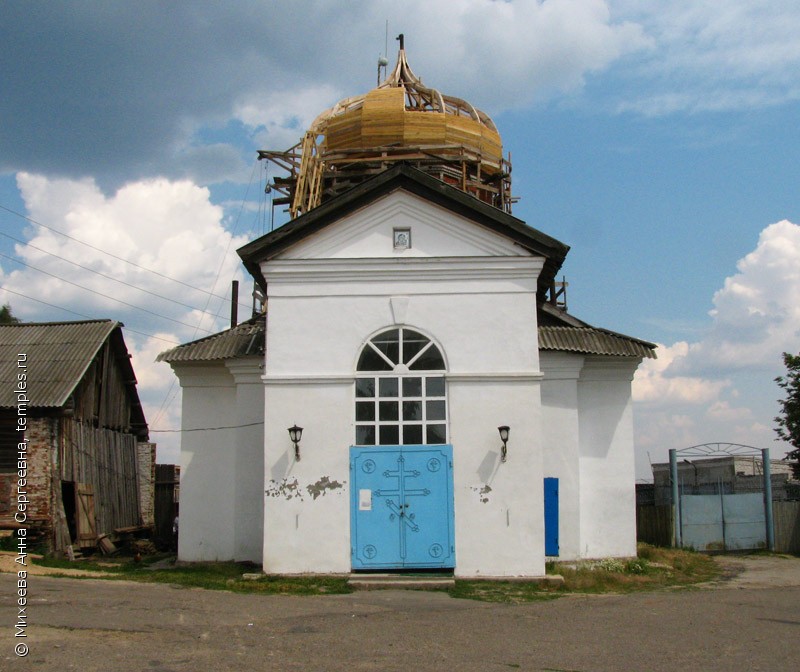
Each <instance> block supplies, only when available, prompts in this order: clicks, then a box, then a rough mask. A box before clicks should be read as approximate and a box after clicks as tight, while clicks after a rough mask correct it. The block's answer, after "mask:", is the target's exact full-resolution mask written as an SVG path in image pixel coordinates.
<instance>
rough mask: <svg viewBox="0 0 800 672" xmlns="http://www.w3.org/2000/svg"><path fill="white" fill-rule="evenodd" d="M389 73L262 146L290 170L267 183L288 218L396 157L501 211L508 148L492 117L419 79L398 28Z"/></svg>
mask: <svg viewBox="0 0 800 672" xmlns="http://www.w3.org/2000/svg"><path fill="white" fill-rule="evenodd" d="M398 40H399V41H400V51H399V54H398V57H397V64H396V65H395V67H394V69H393V70H392V72H391V74H390V75H389V76H388V77H387V78H386V79H385V80H384V81H383V82H381V83H380V84H379V85H378V87H377V88H375V89H373V90H372V91H370V92H369V93H366V94H363V95H359V96H353V97H351V98H346V99H344V100H341V101H339V102H338V103H337V104H336V105H334V106H333V107H331V108H330V109H328V110H325V111H324V112H323V113H322V114H320V115H319V116H318V117H317V118H316V119H315V120H314V122H313V123H312V124H311V127H310V128H309V129H308V131H307V132H306V133H305V135H304V136H303V138H302V140H301V141H300V142H299V143H297V144H296V145H294V146H293V147H291V148H289V149H288V150H285V151H274V150H261V151H259V153H258V158H259V159H267V160H269V161H271V162H272V163H274V164H276V165H277V166H279V167H280V168H281V169H283V170H285V171H286V172H287V173H288V175H287V176H277V177H275V178H273V181H272V184H271V185H268V188H272V189H274V190H275V191H277V192H278V193H279V194H280V196H279V197H278V198H275V199H273V206H279V205H288V206H289V212H290V214H291V217H292V218H295V217H297V216H298V215H301V214H303V213H305V212H308V211H309V210H312V209H313V208H315V207H317V206H318V205H320V204H321V203H323V202H324V201H326V200H328V199H330V198H333V197H334V196H337V195H338V194H340V193H342V192H344V191H346V190H347V189H349V188H351V187H354V186H356V185H357V184H359V183H361V182H363V181H364V180H366V179H368V178H369V177H372V176H373V175H376V174H378V173H380V172H382V171H384V170H386V169H387V168H389V167H391V166H392V165H394V164H395V163H398V162H406V163H409V164H411V165H413V166H415V167H416V168H418V169H420V170H422V171H424V172H426V173H428V174H430V175H432V176H434V177H436V178H437V179H439V180H441V181H442V182H446V183H447V184H450V185H452V186H455V187H457V188H459V189H461V190H462V191H464V192H466V193H468V194H472V195H473V196H475V197H476V198H478V199H480V200H481V201H484V202H486V203H489V204H491V205H493V206H495V207H497V208H499V209H501V210H503V211H504V212H508V213H510V212H511V206H512V203H513V202H514V201H515V200H516V199H515V198H513V197H512V195H511V155H510V154H509V156H508V158H507V159H506V158H504V157H503V147H502V142H501V139H500V134H499V133H498V132H497V128H496V127H495V125H494V122H493V121H492V120H491V118H490V117H489V116H488V115H487V114H486V113H484V112H482V111H481V110H478V109H477V108H475V107H473V106H472V105H470V104H469V103H468V102H466V101H464V100H461V99H460V98H455V97H453V96H448V95H444V94H442V93H440V92H439V91H437V90H436V89H432V88H428V87H426V86H424V85H423V83H422V80H420V79H419V78H418V77H417V76H416V75H415V74H414V73H413V72H412V70H411V68H410V67H409V65H408V62H407V60H406V53H405V47H404V42H403V36H402V35H400V36H399V37H398Z"/></svg>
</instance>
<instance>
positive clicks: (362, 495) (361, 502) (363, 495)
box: [358, 490, 372, 511]
mask: <svg viewBox="0 0 800 672" xmlns="http://www.w3.org/2000/svg"><path fill="white" fill-rule="evenodd" d="M358 510H359V511H372V490H359V491H358Z"/></svg>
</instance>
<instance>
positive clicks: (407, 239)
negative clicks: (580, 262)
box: [393, 229, 411, 250]
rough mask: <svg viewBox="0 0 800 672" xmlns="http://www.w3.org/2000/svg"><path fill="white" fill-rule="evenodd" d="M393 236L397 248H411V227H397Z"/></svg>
mask: <svg viewBox="0 0 800 672" xmlns="http://www.w3.org/2000/svg"><path fill="white" fill-rule="evenodd" d="M393 237H394V249H395V250H408V249H410V248H411V229H395V230H394V236H393Z"/></svg>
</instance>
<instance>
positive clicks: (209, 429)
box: [147, 420, 264, 434]
mask: <svg viewBox="0 0 800 672" xmlns="http://www.w3.org/2000/svg"><path fill="white" fill-rule="evenodd" d="M263 424H264V422H263V420H262V421H261V422H250V423H248V424H246V425H227V426H225V427H196V428H194V429H149V428H148V430H147V431H148V432H150V433H151V434H154V433H155V434H183V433H186V432H214V431H216V430H218V429H239V428H240V427H256V426H257V425H263Z"/></svg>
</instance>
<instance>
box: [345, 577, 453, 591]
mask: <svg viewBox="0 0 800 672" xmlns="http://www.w3.org/2000/svg"><path fill="white" fill-rule="evenodd" d="M347 585H349V586H351V587H352V588H354V589H356V590H447V589H448V588H452V587H453V586H455V585H456V581H455V579H454V578H453V577H452V576H419V575H416V576H410V575H409V576H403V575H402V574H351V575H350V577H349V578H348V580H347Z"/></svg>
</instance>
